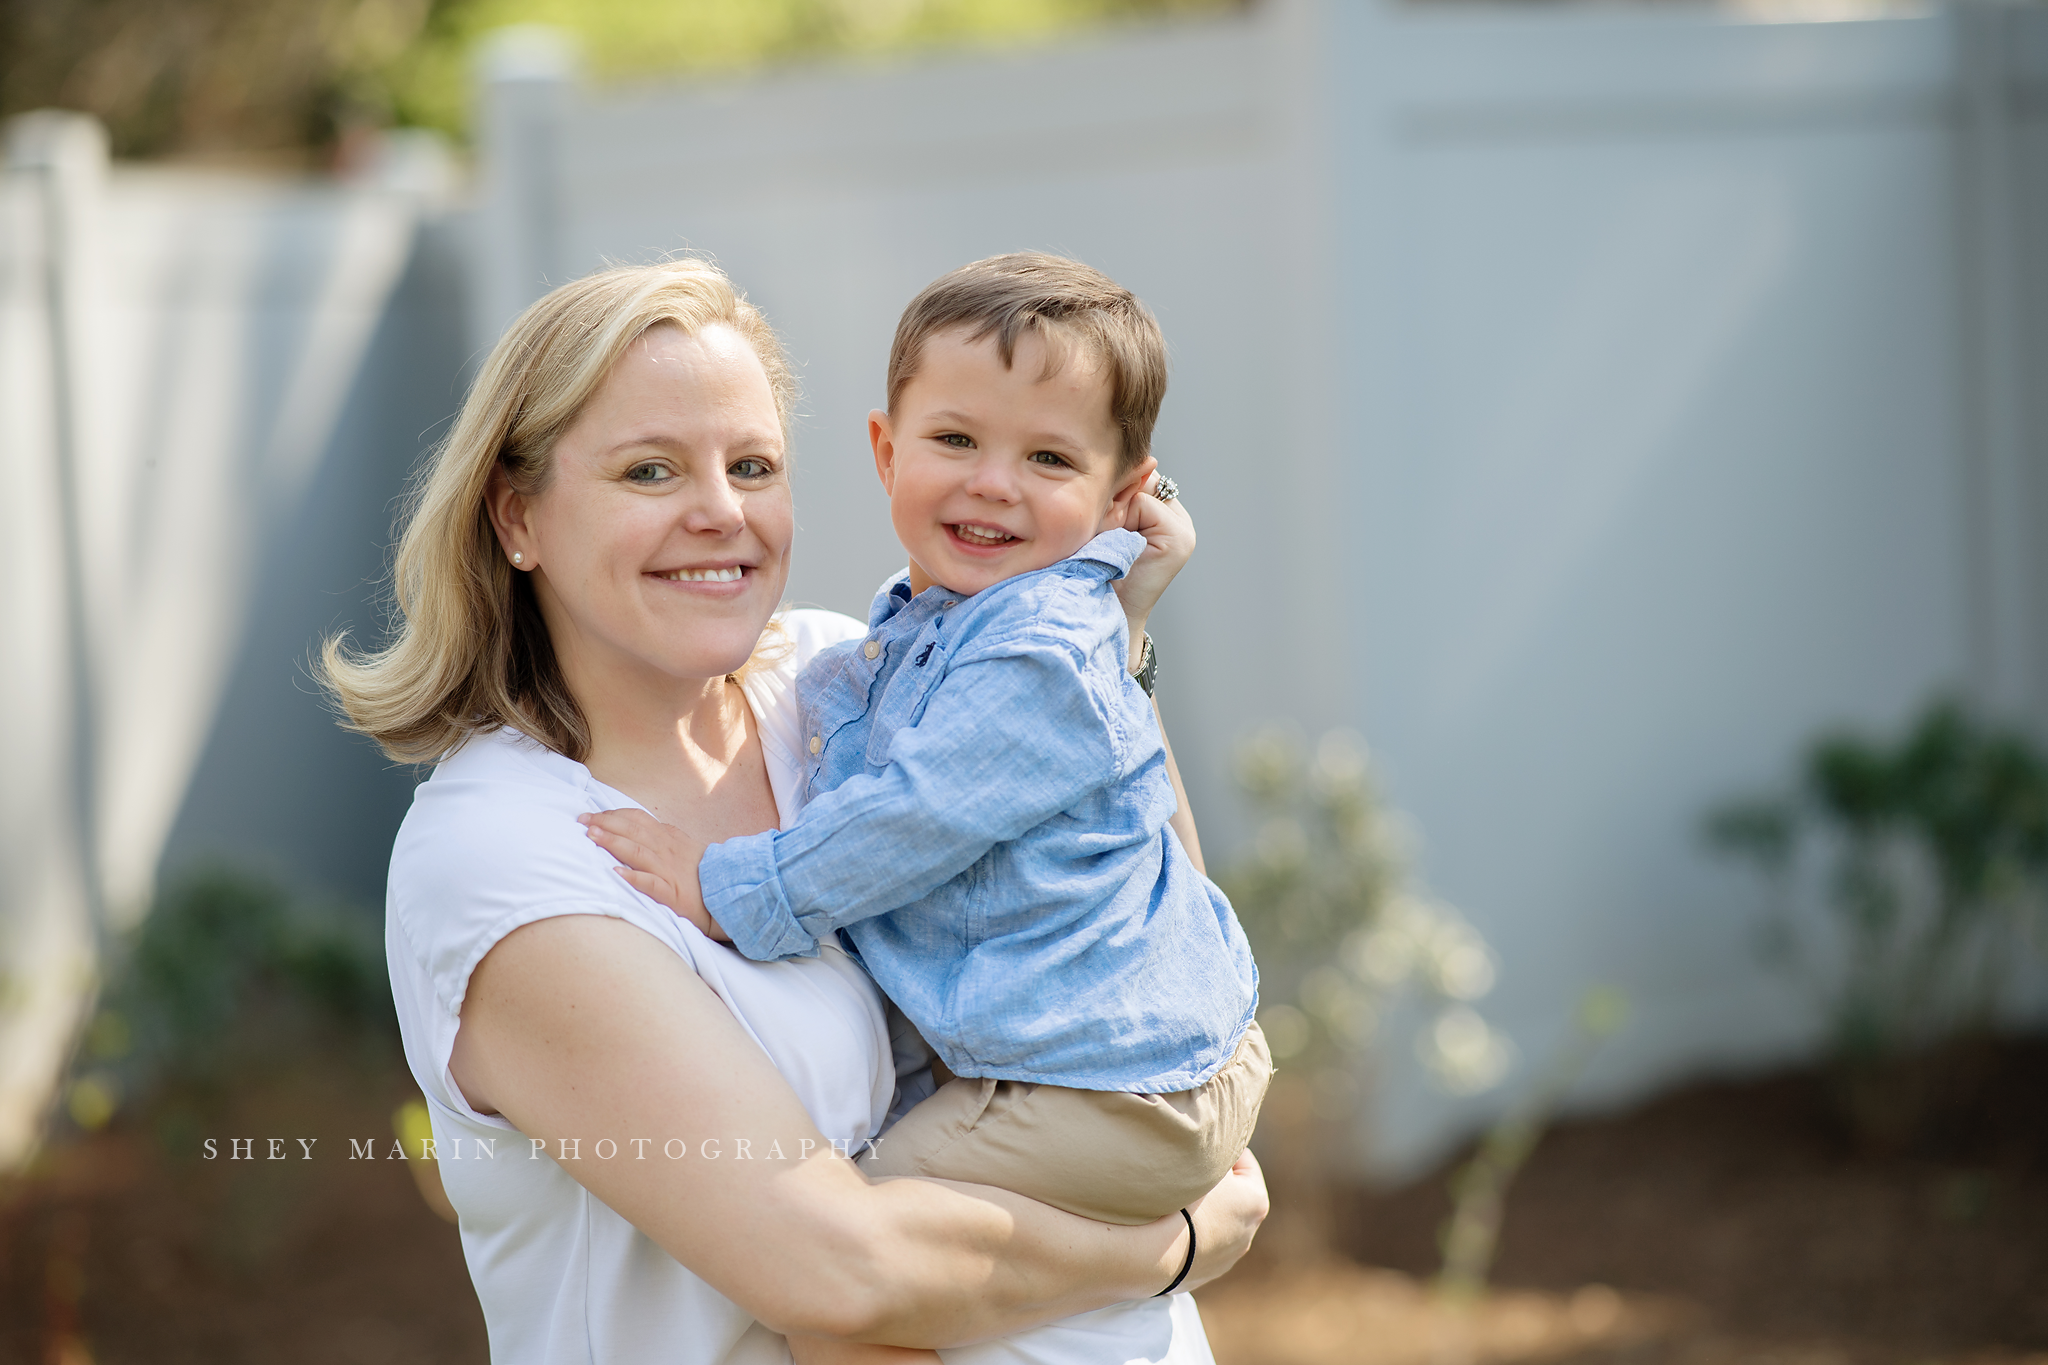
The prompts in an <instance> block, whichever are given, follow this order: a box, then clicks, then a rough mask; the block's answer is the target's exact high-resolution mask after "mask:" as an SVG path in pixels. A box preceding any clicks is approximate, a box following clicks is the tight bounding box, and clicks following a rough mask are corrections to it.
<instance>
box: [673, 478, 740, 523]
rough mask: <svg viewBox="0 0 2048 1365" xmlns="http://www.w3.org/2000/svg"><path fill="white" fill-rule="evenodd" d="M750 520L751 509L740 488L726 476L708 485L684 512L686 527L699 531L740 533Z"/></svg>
mask: <svg viewBox="0 0 2048 1365" xmlns="http://www.w3.org/2000/svg"><path fill="white" fill-rule="evenodd" d="M746 524H747V510H746V507H745V506H744V505H743V504H742V503H741V502H740V495H739V492H738V490H736V489H735V488H734V487H733V486H732V485H731V484H729V483H727V482H726V481H725V480H724V479H717V480H714V481H712V482H711V483H709V484H707V485H704V489H703V492H702V493H700V494H699V495H698V496H697V497H694V498H692V499H691V500H690V506H689V510H688V511H686V512H685V513H684V514H683V527H684V529H685V530H688V531H690V532H692V533H693V534H697V535H720V536H730V535H737V534H739V531H740V529H741V528H742V527H744V526H745V525H746Z"/></svg>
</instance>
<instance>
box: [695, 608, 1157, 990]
mask: <svg viewBox="0 0 2048 1365" xmlns="http://www.w3.org/2000/svg"><path fill="white" fill-rule="evenodd" d="M1088 666H1089V660H1088V658H1087V657H1086V656H1085V655H1083V654H1082V653H1081V652H1080V651H1078V650H1076V649H1075V648H1074V647H1073V646H1072V645H1071V644H1069V643H1067V642H1065V641H1063V640H1060V639H1057V638H1049V637H1048V636H1046V635H1044V634H1024V635H1020V636H1015V637H1011V638H1009V639H1007V640H1002V641H988V642H982V641H977V642H976V643H975V646H974V648H973V650H972V653H971V655H970V656H969V657H966V658H963V659H959V660H956V661H955V662H954V663H953V664H952V666H951V667H950V668H949V669H948V670H947V672H946V674H945V676H944V677H943V678H941V679H940V680H939V682H938V683H937V684H936V686H935V687H934V690H933V692H932V695H931V698H930V701H929V703H928V704H927V706H926V708H925V711H924V714H923V716H922V717H921V718H920V719H919V720H918V721H917V723H916V724H914V725H911V726H909V727H907V728H905V729H904V730H902V731H899V732H898V733H897V734H896V735H894V736H893V737H892V739H891V744H890V749H889V761H888V762H887V764H886V765H885V766H883V767H881V768H880V769H874V768H872V767H871V769H870V771H869V772H867V773H866V774H863V775H858V776H855V777H852V778H849V779H848V780H847V781H845V782H844V783H842V784H840V785H839V786H838V787H836V788H834V789H833V790H831V791H829V792H826V793H824V794H822V795H820V796H819V797H817V798H816V799H815V800H813V801H812V802H811V803H810V804H809V805H808V806H806V807H805V808H804V812H803V814H802V816H801V817H800V818H799V819H798V820H797V822H796V823H795V824H794V825H793V826H791V827H790V828H789V829H785V830H770V831H767V832H764V833H761V834H753V835H748V836H747V837H745V838H741V839H730V840H727V841H726V842H724V843H720V844H714V845H712V846H711V847H710V848H709V849H708V850H706V852H705V854H704V858H703V861H702V863H701V864H700V865H699V868H698V878H699V881H700V883H701V886H702V889H703V896H704V905H705V908H706V909H707V910H709V911H710V912H711V915H712V917H713V918H715V919H716V920H717V921H718V923H719V925H720V926H721V927H722V928H724V930H725V931H726V933H727V934H729V935H730V936H731V938H732V941H733V946H734V947H736V948H738V949H739V950H740V952H742V953H744V954H745V955H746V956H748V957H750V958H753V959H756V960H757V961H766V960H772V959H775V958H782V957H791V956H799V955H805V954H808V953H811V952H814V951H815V950H816V945H817V941H818V940H819V939H821V938H823V937H825V936H826V935H828V934H831V933H833V932H834V931H835V930H838V929H840V928H843V927H845V926H846V925H849V924H854V923H857V922H859V921H861V920H864V919H869V918H872V917H873V916H876V915H881V914H886V913H887V912H889V911H891V910H894V909H897V908H898V907H900V906H904V905H908V904H910V903H911V902H913V901H917V900H920V899H922V898H923V897H925V896H927V895H928V894H930V893H931V892H932V891H933V890H935V889H937V888H938V887H940V886H943V885H944V884H945V883H947V882H948V881H950V880H952V879H953V878H955V877H957V876H959V875H960V874H961V873H963V872H966V871H967V870H968V869H969V868H971V867H973V866H974V864H975V863H976V862H978V861H979V860H980V859H981V858H982V856H983V855H984V854H986V853H987V852H988V851H989V850H990V849H991V848H993V847H995V846H996V845H997V844H1000V843H1003V842H1005V841H1007V840H1012V839H1015V838H1017V837H1019V836H1020V835H1022V834H1024V833H1025V832H1026V831H1028V830H1030V829H1032V828H1034V827H1036V826H1038V825H1040V824H1042V823H1044V822H1045V821H1046V820H1049V819H1051V818H1052V817H1053V816H1055V815H1057V814H1059V813H1060V812H1061V811H1063V810H1066V809H1067V808H1068V807H1070V806H1072V805H1074V804H1075V803H1076V802H1078V801H1080V800H1081V799H1082V798H1083V797H1084V796H1086V795H1087V794H1088V793H1089V792H1091V791H1094V790H1096V789H1098V788H1100V787H1102V786H1103V785H1105V784H1107V783H1109V782H1111V781H1113V780H1114V779H1115V778H1116V776H1117V775H1118V773H1119V771H1120V765H1121V759H1122V755H1123V751H1124V749H1125V747H1126V737H1125V736H1123V735H1122V734H1121V733H1120V731H1119V728H1118V724H1117V720H1116V713H1115V710H1114V708H1112V707H1110V706H1108V705H1106V704H1105V702H1104V700H1103V699H1102V698H1101V697H1099V696H1098V695H1096V690H1095V687H1092V686H1091V679H1090V678H1089V676H1088V673H1087V669H1088ZM1096 681H1097V683H1098V685H1099V680H1096ZM1119 681H1120V680H1119Z"/></svg>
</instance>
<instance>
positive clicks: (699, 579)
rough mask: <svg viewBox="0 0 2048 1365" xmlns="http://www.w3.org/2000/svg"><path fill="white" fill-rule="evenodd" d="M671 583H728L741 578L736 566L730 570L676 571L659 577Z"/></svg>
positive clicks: (740, 571) (740, 572) (739, 570)
mask: <svg viewBox="0 0 2048 1365" xmlns="http://www.w3.org/2000/svg"><path fill="white" fill-rule="evenodd" d="M661 576H662V577H663V578H666V579H668V580H669V581H670V582H671V583H730V582H733V581H734V580H735V579H737V578H740V577H741V576H742V570H741V569H740V568H739V566H738V565H734V566H733V567H732V568H730V569H677V570H676V571H675V572H674V573H665V574H663V575H661Z"/></svg>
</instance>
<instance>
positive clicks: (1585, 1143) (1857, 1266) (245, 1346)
mask: <svg viewBox="0 0 2048 1365" xmlns="http://www.w3.org/2000/svg"><path fill="white" fill-rule="evenodd" d="M1983 1065H1984V1066H1985V1068H1986V1070H1985V1074H1986V1076H1987V1077H1988V1078H1989V1079H1988V1083H1986V1084H1985V1085H1983V1086H1981V1087H1979V1090H1980V1095H1979V1100H1978V1103H1977V1104H1976V1105H1975V1107H1974V1108H1973V1109H1972V1110H1971V1111H1970V1112H1969V1113H1968V1114H1967V1115H1963V1116H1960V1118H1958V1119H1956V1120H1955V1121H1951V1122H1950V1123H1948V1124H1947V1125H1946V1126H1945V1127H1943V1128H1942V1129H1941V1130H1940V1131H1939V1132H1937V1133H1936V1134H1934V1135H1933V1136H1932V1137H1931V1138H1930V1139H1928V1140H1926V1141H1923V1142H1921V1143H1920V1144H1919V1145H1917V1146H1914V1147H1911V1148H1909V1149H1906V1150H1899V1151H1891V1152H1886V1153H1882V1154H1878V1153H1872V1152H1870V1151H1867V1150H1862V1149H1859V1148H1858V1147H1857V1146H1855V1145H1854V1144H1852V1143H1850V1142H1849V1141H1847V1140H1846V1139H1845V1138H1844V1137H1843V1136H1842V1135H1841V1134H1840V1132H1839V1130H1838V1128H1837V1127H1836V1126H1835V1125H1834V1124H1833V1123H1832V1122H1831V1120H1830V1116H1829V1110H1828V1106H1827V1101H1826V1093H1825V1091H1824V1090H1823V1087H1822V1086H1821V1084H1820V1082H1819V1081H1818V1080H1817V1079H1816V1078H1815V1077H1813V1076H1810V1075H1791V1076H1781V1077H1776V1078H1771V1079H1766V1080H1761V1081H1752V1082H1744V1083H1740V1084H1726V1085H1712V1086H1698V1087H1693V1088H1689V1089H1687V1090H1684V1091H1680V1092H1678V1093H1674V1094H1672V1095H1669V1096H1667V1097H1665V1098H1663V1099H1661V1100H1658V1101H1656V1102H1654V1103H1652V1104H1649V1105H1647V1106H1645V1107H1643V1108H1641V1109H1638V1110H1636V1111H1634V1112H1631V1113H1628V1114H1623V1115H1619V1116H1615V1117H1609V1118H1601V1119H1597V1120H1586V1121H1575V1122H1571V1123H1566V1124H1561V1125H1559V1126H1558V1127H1556V1128H1555V1129H1553V1130H1552V1131H1551V1132H1550V1133H1549V1134H1547V1135H1546V1136H1545V1138H1544V1140H1543V1143H1542V1145H1541V1146H1540V1147H1539V1148H1538V1149H1537V1152H1536V1154H1535V1156H1534V1157H1533V1158H1532V1159H1531V1161H1530V1163H1529V1165H1528V1167H1527V1168H1526V1169H1525V1170H1524V1171H1523V1172H1522V1174H1521V1176H1520V1178H1519V1179H1518V1181H1517V1182H1516V1184H1515V1186H1514V1189H1513V1191H1512V1192H1511V1194H1510V1195H1509V1198H1508V1202H1507V1212H1506V1218H1505V1223H1504V1231H1503V1234H1502V1240H1501V1248H1500V1256H1499V1260H1498V1262H1497V1264H1496V1267H1495V1275H1494V1285H1495V1289H1494V1292H1493V1293H1492V1294H1491V1295H1489V1296H1488V1297H1487V1298H1486V1299H1484V1300H1483V1301H1480V1302H1478V1303H1476V1304H1472V1305H1469V1306H1466V1307H1456V1306H1450V1305H1446V1304H1445V1303H1444V1302H1442V1301H1441V1300H1440V1299H1439V1298H1438V1297H1437V1296H1436V1295H1435V1294H1434V1293H1433V1292H1432V1290H1431V1288H1430V1286H1429V1282H1428V1276H1429V1275H1430V1273H1431V1272H1432V1271H1433V1270H1434V1268H1435V1265H1436V1250H1435V1233H1436V1229H1437V1227H1438V1226H1439V1225H1440V1224H1441V1222H1442V1220H1443V1218H1444V1216H1445V1214H1446V1212H1447V1211H1448V1207H1449V1203H1448V1197H1447V1195H1446V1193H1445V1180H1444V1175H1445V1172H1439V1173H1438V1174H1436V1175H1434V1176H1432V1177H1430V1178H1428V1179H1425V1180H1422V1181H1419V1182H1417V1183H1415V1184H1414V1185H1411V1186H1409V1187H1407V1188H1405V1189H1401V1190H1396V1191H1391V1192H1354V1193H1351V1194H1347V1195H1345V1196H1343V1197H1342V1198H1341V1200H1340V1201H1339V1203H1338V1206H1337V1218H1336V1223H1337V1237H1338V1241H1339V1248H1338V1250H1339V1251H1340V1252H1341V1253H1342V1254H1340V1255H1336V1256H1333V1257H1332V1258H1330V1259H1329V1260H1327V1261H1325V1262H1321V1263H1314V1264H1307V1265H1304V1264H1299V1263H1297V1264H1290V1265H1285V1266H1281V1265H1275V1264H1272V1263H1271V1262H1270V1261H1268V1262H1266V1263H1264V1264H1261V1263H1259V1260H1258V1257H1257V1256H1256V1255H1255V1256H1254V1258H1253V1262H1251V1263H1248V1264H1247V1266H1246V1267H1245V1268H1244V1269H1241V1270H1240V1271H1239V1272H1238V1273H1236V1274H1234V1275H1232V1276H1231V1277H1230V1278H1229V1279H1227V1280H1225V1281H1223V1282H1222V1283H1220V1284H1218V1285H1216V1286H1213V1287H1211V1288H1210V1289H1209V1290H1207V1291H1205V1292H1204V1293H1203V1294H1202V1296H1201V1302H1202V1307H1203V1314H1204V1317H1205V1319H1206V1320H1207V1322H1208V1323H1209V1326H1210V1332H1211V1337H1212V1340H1213V1342H1214V1345H1215V1348H1216V1354H1217V1358H1218V1360H1219V1362H1221V1365H1346V1363H1347V1362H1356V1365H1409V1362H1413V1363H1414V1365H1463V1363H1465V1362H1470V1363H1471V1365H1480V1362H1487V1363H1489V1365H1491V1363H1492V1362H1524V1361H1526V1362H1538V1361H1558V1362H1586V1365H1595V1363H1596V1362H1597V1363H1600V1365H1606V1363H1608V1362H1613V1363H1614V1365H1620V1363H1621V1362H1637V1363H1640V1365H1724V1363H1727V1365H1733V1362H1763V1363H1765V1365H1936V1362H1945V1363H1946V1365H2022V1363H2024V1365H2048V1040H2041V1041H2024V1042H2012V1043H2007V1044H2002V1045H2000V1046H1999V1047H1997V1048H1996V1049H1993V1050H1992V1052H1991V1054H1990V1056H1989V1060H1988V1062H1985V1063H1983ZM405 1095H406V1089H405V1086H404V1084H403V1082H402V1079H401V1078H398V1077H396V1076H393V1075H390V1074H381V1075H376V1076H366V1075H364V1074H361V1073H359V1072H356V1071H351V1070H349V1069H348V1068H334V1069H325V1068H309V1069H307V1070H305V1071H302V1072H301V1073H298V1074H297V1075H295V1076H293V1077H290V1078H286V1079H282V1080H277V1081H273V1082H271V1083H269V1084H267V1085H265V1086H262V1087H257V1088H255V1089H253V1090H246V1091H245V1092H244V1095H243V1098H241V1099H239V1100H237V1101H236V1102H235V1103H234V1104H233V1105H231V1106H229V1107H228V1108H226V1109H225V1110H223V1111H222V1113H221V1115H220V1117H219V1118H218V1119H216V1120H212V1121H210V1123H211V1127H210V1129H209V1131H206V1132H199V1131H196V1130H190V1129H188V1130H187V1131H184V1132H182V1133H180V1134H178V1135H177V1136H176V1137H175V1138H174V1139H173V1141H172V1142H171V1143H170V1144H169V1146H168V1147H167V1145H166V1143H165V1142H164V1141H163V1140H162V1139H161V1137H160V1136H158V1135H155V1134H152V1133H149V1132H143V1131H123V1130H120V1129H118V1128H117V1129H116V1130H115V1131H111V1132H107V1133H102V1134H99V1135H97V1136H94V1137H92V1138H89V1139H81V1140H78V1141H74V1142H71V1143H68V1144H66V1145H63V1146H61V1147H58V1148H56V1149H54V1150H52V1151H51V1152H49V1153H48V1154H46V1156H45V1157H44V1158H43V1159H42V1160H41V1161H40V1162H39V1163H38V1164H37V1166H36V1168H35V1169H34V1170H33V1171H31V1172H30V1173H29V1174H28V1175H27V1176H26V1177H23V1178H18V1179H16V1180H14V1181H12V1182H10V1183H9V1184H7V1185H6V1186H4V1187H0V1362H17V1361H18V1362H33V1363H34V1365H91V1363H94V1362H96V1365H129V1363H130V1362H134V1365H184V1362H200V1361H205V1362H209V1363H210V1365H238V1363H239V1362H264V1363H265V1365H268V1362H286V1361H289V1362H294V1363H295V1365H297V1363H303V1365H326V1363H327V1362H335V1365H341V1363H342V1362H350V1363H353V1362H365V1361H377V1362H391V1365H409V1362H413V1361H419V1362H427V1361H433V1362H447V1363H448V1365H462V1363H463V1362H476V1363H477V1365H481V1362H483V1361H484V1360H486V1359H487V1356H488V1352H487V1349H486V1345H485V1340H484V1331H483V1321H482V1318H481V1315H480V1314H479V1312H478V1310H477V1307H476V1300H475V1297H474V1295H473V1294H472V1293H471V1291H470V1288H469V1282H468V1277H467V1274H466V1272H465V1270H464V1268H463V1264H462V1256H461V1250H460V1247H459V1246H458V1244H457V1241H456V1235H455V1231H454V1229H453V1228H451V1227H449V1226H448V1225H447V1224H445V1223H442V1222H440V1221H439V1220H438V1219H436V1218H435V1217H434V1216H433V1215H432V1214H431V1213H430V1212H428V1211H427V1209H426V1207H425V1205H424V1204H423V1203H422V1201H421V1199H420V1197H419V1195H418V1193H417V1191H416V1189H415V1188H414V1185H413V1182H412V1179H411V1176H410V1174H409V1172H408V1170H407V1168H406V1167H405V1165H404V1164H403V1163H401V1162H396V1161H351V1160H349V1159H348V1158H347V1152H348V1140H349V1139H350V1138H351V1137H354V1138H357V1139H361V1138H365V1137H372V1136H376V1137H381V1138H383V1139H384V1143H383V1146H384V1150H385V1151H386V1152H387V1153H388V1150H389V1136H388V1135H389V1133H390V1114H391V1111H392V1109H393V1108H394V1107H395V1106H396V1104H397V1103H398V1102H399V1101H400V1100H401V1099H403V1098H404V1097H405ZM1952 1117H1953V1116H1952ZM273 1134H275V1135H285V1134H291V1135H293V1136H294V1137H299V1136H303V1137H310V1138H316V1139H317V1144H316V1149H315V1150H316V1157H315V1159H314V1160H311V1161H298V1160H290V1159H287V1160H280V1161H275V1162H272V1161H268V1160H259V1161H253V1162H241V1163H235V1162H232V1161H229V1160H226V1159H216V1160H214V1161H211V1162H208V1161H205V1160H203V1159H201V1156H200V1149H199V1147H198V1139H199V1138H201V1137H204V1136H212V1137H215V1138H216V1139H218V1140H220V1141H219V1150H220V1151H222V1152H223V1153H226V1152H228V1151H229V1150H230V1149H229V1147H228V1143H227V1140H228V1139H231V1138H233V1137H235V1136H251V1135H256V1136H269V1135H273ZM1454 1166H1455V1163H1450V1164H1448V1165H1447V1166H1446V1172H1447V1171H1448V1170H1450V1169H1452V1168H1454Z"/></svg>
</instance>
